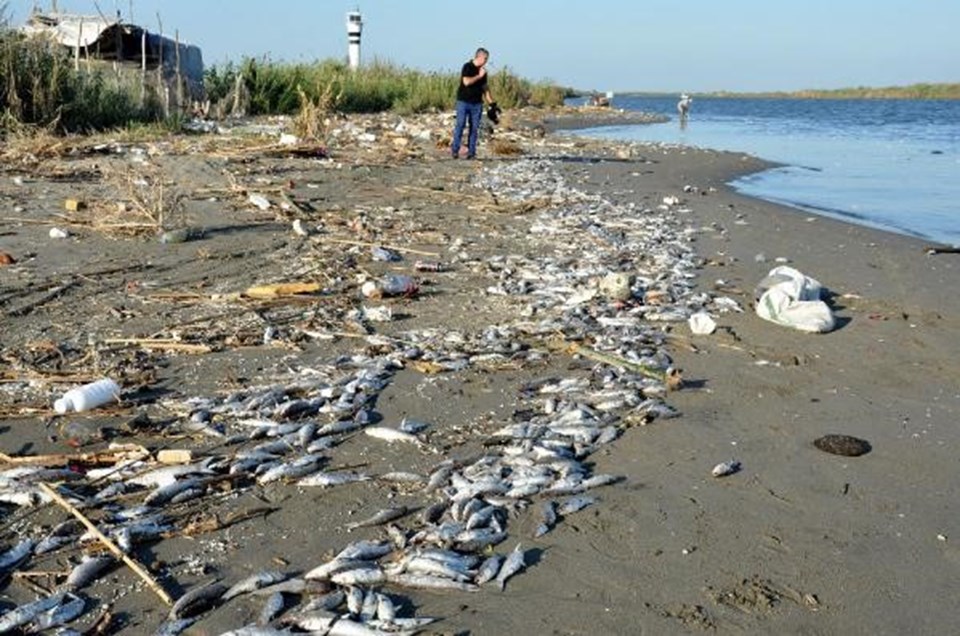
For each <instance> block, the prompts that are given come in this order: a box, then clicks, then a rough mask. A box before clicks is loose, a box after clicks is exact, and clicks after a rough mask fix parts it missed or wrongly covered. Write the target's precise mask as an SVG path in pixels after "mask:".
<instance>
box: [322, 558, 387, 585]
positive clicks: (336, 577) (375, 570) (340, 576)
mask: <svg viewBox="0 0 960 636" xmlns="http://www.w3.org/2000/svg"><path fill="white" fill-rule="evenodd" d="M385 579H386V575H385V574H384V572H383V569H382V568H381V567H380V566H379V565H377V564H375V563H365V564H363V565H361V566H359V567H356V568H353V569H350V570H344V571H342V572H337V573H336V574H332V575H330V580H331V581H333V582H334V583H336V584H337V585H345V586H354V585H376V584H378V583H383V581H384V580H385Z"/></svg>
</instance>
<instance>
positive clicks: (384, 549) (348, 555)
mask: <svg viewBox="0 0 960 636" xmlns="http://www.w3.org/2000/svg"><path fill="white" fill-rule="evenodd" d="M392 551H393V546H392V545H391V544H390V542H389V541H369V540H366V539H364V540H361V541H354V542H353V543H351V544H349V545H348V546H347V547H345V548H344V549H343V550H340V552H339V553H338V554H337V556H336V557H334V558H335V559H358V560H367V561H369V560H373V559H379V558H380V557H382V556H385V555H387V554H390V553H391V552H392Z"/></svg>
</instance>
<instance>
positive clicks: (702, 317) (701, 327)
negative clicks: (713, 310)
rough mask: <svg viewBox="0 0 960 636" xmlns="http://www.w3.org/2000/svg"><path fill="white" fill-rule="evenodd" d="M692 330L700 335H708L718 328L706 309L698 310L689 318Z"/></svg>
mask: <svg viewBox="0 0 960 636" xmlns="http://www.w3.org/2000/svg"><path fill="white" fill-rule="evenodd" d="M687 322H688V324H689V325H690V331H692V332H693V333H695V334H697V335H698V336H708V335H710V334H712V333H713V332H714V331H716V330H717V323H716V321H714V319H713V318H711V317H710V314H708V313H707V312H705V311H698V312H697V313H695V314H693V315H692V316H690V318H689V319H688V321H687Z"/></svg>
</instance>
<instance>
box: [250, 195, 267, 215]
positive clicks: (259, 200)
mask: <svg viewBox="0 0 960 636" xmlns="http://www.w3.org/2000/svg"><path fill="white" fill-rule="evenodd" d="M247 201H249V202H250V203H251V204H253V205H254V206H255V207H256V208H257V209H259V210H262V211H264V212H266V211H267V210H269V209H270V199H268V198H267V197H265V196H263V195H262V194H256V193H251V194H250V196H248V197H247Z"/></svg>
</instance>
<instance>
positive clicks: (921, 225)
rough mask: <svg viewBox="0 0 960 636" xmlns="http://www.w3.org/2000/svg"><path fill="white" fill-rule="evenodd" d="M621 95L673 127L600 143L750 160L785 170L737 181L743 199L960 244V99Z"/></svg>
mask: <svg viewBox="0 0 960 636" xmlns="http://www.w3.org/2000/svg"><path fill="white" fill-rule="evenodd" d="M676 104H677V97H670V98H665V97H636V96H628V95H624V96H617V97H615V98H614V100H613V106H614V107H615V108H623V109H627V110H638V111H644V112H652V113H661V114H664V115H668V116H669V117H670V118H671V121H670V122H668V123H665V124H652V125H644V126H613V127H604V128H592V129H588V130H585V131H579V132H580V134H586V135H589V136H592V137H602V138H608V139H610V138H612V139H624V140H630V141H652V142H667V143H676V144H683V145H687V146H696V147H700V148H713V149H717V150H732V151H738V152H745V153H748V154H751V155H755V156H757V157H760V158H763V159H768V160H771V161H774V162H777V163H779V164H783V167H778V168H774V169H771V170H767V171H765V172H761V173H758V174H754V175H750V176H747V177H744V178H742V179H739V180H737V181H735V182H733V184H732V185H733V186H734V187H735V188H736V189H737V190H738V191H740V192H742V193H744V194H749V195H751V196H755V197H759V198H762V199H768V200H771V201H776V202H778V203H784V204H787V205H790V206H794V207H797V208H801V209H803V210H806V211H809V212H814V213H817V214H823V215H826V216H832V217H836V218H841V219H844V220H846V221H850V222H853V223H859V224H862V225H869V226H872V227H877V228H881V229H885V230H889V231H893V232H899V233H902V234H910V235H914V236H920V237H924V238H929V239H933V240H935V241H941V242H944V243H948V244H953V245H957V244H960V101H940V100H937V101H926V100H801V99H718V98H695V99H694V102H693V105H692V108H691V111H690V117H689V119H688V121H687V124H686V126H684V127H681V126H680V123H679V119H678V117H677V111H676Z"/></svg>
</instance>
